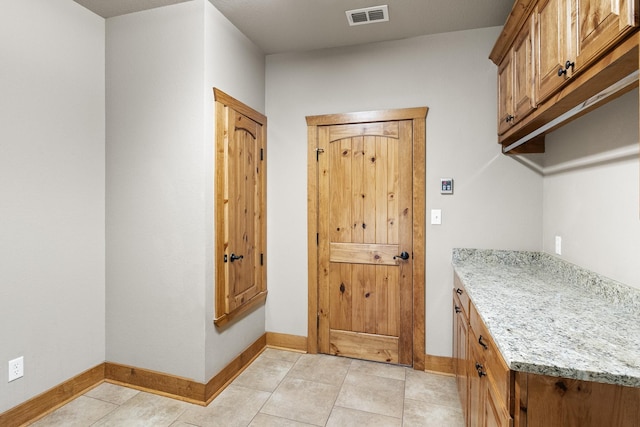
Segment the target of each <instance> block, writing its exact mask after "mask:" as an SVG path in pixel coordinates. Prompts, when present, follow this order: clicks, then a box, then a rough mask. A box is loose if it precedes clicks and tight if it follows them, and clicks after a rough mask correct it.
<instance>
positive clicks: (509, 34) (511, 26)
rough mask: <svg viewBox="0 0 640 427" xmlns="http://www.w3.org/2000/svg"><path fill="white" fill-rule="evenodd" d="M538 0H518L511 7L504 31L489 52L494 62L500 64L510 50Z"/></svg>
mask: <svg viewBox="0 0 640 427" xmlns="http://www.w3.org/2000/svg"><path fill="white" fill-rule="evenodd" d="M536 2H537V0H516V1H515V2H514V4H513V7H512V8H511V13H509V16H507V20H506V22H505V24H504V27H503V28H502V32H501V33H500V35H499V36H498V39H497V40H496V43H495V44H494V46H493V49H492V50H491V54H489V59H491V60H492V61H493V63H494V64H496V65H499V64H500V63H501V62H502V61H503V59H504V57H505V56H506V55H507V52H509V49H510V48H511V45H512V44H513V40H514V38H515V36H516V34H518V32H519V31H520V28H522V26H523V25H524V24H525V22H526V20H527V18H528V17H529V15H530V14H531V12H532V10H533V7H534V6H535V4H536Z"/></svg>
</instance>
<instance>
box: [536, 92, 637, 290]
mask: <svg viewBox="0 0 640 427" xmlns="http://www.w3.org/2000/svg"><path fill="white" fill-rule="evenodd" d="M546 147H547V150H546V151H547V152H546V154H545V156H544V159H543V160H544V163H543V164H544V171H545V178H544V200H543V207H544V215H543V237H544V250H545V252H548V253H550V254H554V253H555V252H554V250H555V236H561V237H562V255H561V258H563V259H566V260H567V261H569V262H572V263H575V264H577V265H580V266H582V267H585V268H588V269H590V270H593V271H595V272H597V273H600V274H603V275H605V276H607V277H610V278H612V279H615V280H618V281H620V282H622V283H625V284H627V285H630V286H633V287H636V288H640V208H639V206H640V189H639V181H640V179H639V176H638V175H639V174H638V169H639V164H640V162H639V161H638V91H637V90H634V91H632V92H630V93H628V94H626V95H624V96H623V97H621V98H619V99H617V100H615V101H613V102H611V103H609V104H607V105H605V106H603V107H601V108H599V109H598V110H595V111H593V112H591V113H589V114H588V115H586V116H584V117H582V118H580V119H578V120H576V121H574V122H572V123H570V124H568V125H566V126H564V127H562V128H560V129H558V130H557V131H555V132H554V133H552V134H550V135H548V136H547V138H546Z"/></svg>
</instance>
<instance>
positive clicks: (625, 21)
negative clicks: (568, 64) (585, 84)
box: [573, 0, 637, 70]
mask: <svg viewBox="0 0 640 427" xmlns="http://www.w3.org/2000/svg"><path fill="white" fill-rule="evenodd" d="M636 3H637V0H573V7H574V16H575V17H576V19H577V22H576V24H575V25H576V28H575V34H576V59H575V62H576V65H575V67H576V70H578V69H580V68H582V67H584V66H585V65H586V64H587V63H589V62H590V61H591V60H593V59H596V58H597V57H598V56H600V55H601V54H602V53H604V51H606V50H607V49H609V48H610V47H612V45H613V44H615V43H616V42H617V41H618V40H620V39H621V38H622V37H624V36H625V35H626V34H628V33H629V32H630V31H632V30H633V29H634V27H635V26H636V25H637V23H636V19H635V17H634V14H635V12H636V10H635V9H636V8H637V5H636Z"/></svg>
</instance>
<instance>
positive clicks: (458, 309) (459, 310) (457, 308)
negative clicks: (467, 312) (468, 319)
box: [455, 305, 462, 313]
mask: <svg viewBox="0 0 640 427" xmlns="http://www.w3.org/2000/svg"><path fill="white" fill-rule="evenodd" d="M455 310H456V313H460V312H462V310H461V309H460V307H458V306H457V305H456V306H455Z"/></svg>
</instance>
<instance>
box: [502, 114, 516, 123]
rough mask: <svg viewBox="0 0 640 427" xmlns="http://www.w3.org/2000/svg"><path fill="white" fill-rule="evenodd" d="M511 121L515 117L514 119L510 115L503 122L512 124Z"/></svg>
mask: <svg viewBox="0 0 640 427" xmlns="http://www.w3.org/2000/svg"><path fill="white" fill-rule="evenodd" d="M513 119H515V117H514V116H512V115H511V114H509V115H508V116H507V117H506V118H505V119H504V121H505V122H507V123H509V122H512V121H513Z"/></svg>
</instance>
